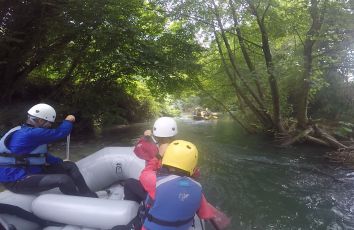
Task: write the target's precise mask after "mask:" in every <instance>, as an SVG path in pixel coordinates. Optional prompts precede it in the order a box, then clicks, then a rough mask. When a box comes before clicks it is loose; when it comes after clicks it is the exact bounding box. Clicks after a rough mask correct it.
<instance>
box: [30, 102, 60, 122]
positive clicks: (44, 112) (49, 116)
mask: <svg viewBox="0 0 354 230" xmlns="http://www.w3.org/2000/svg"><path fill="white" fill-rule="evenodd" d="M27 113H28V114H29V115H31V116H34V117H38V118H41V119H44V120H46V121H49V122H54V121H55V117H56V115H57V113H56V112H55V110H54V108H53V107H52V106H50V105H47V104H37V105H35V106H33V107H32V108H30V109H29V110H28V112H27Z"/></svg>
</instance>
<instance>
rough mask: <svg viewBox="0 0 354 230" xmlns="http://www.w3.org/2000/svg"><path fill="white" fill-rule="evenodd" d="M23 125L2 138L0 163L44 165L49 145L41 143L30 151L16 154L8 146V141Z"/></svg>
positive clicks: (7, 164) (0, 141)
mask: <svg viewBox="0 0 354 230" xmlns="http://www.w3.org/2000/svg"><path fill="white" fill-rule="evenodd" d="M19 129H21V126H17V127H15V128H12V129H11V130H10V131H8V132H7V133H6V134H5V135H4V136H3V137H2V138H1V140H0V165H2V166H19V165H44V164H45V163H46V154H47V149H48V147H47V145H46V144H44V145H40V146H38V147H37V148H35V149H34V150H32V151H31V152H30V153H27V154H14V153H11V151H10V150H9V149H8V148H7V147H6V141H7V140H8V138H9V137H11V135H12V134H13V133H14V132H16V131H17V130H19Z"/></svg>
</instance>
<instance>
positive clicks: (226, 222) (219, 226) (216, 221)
mask: <svg viewBox="0 0 354 230" xmlns="http://www.w3.org/2000/svg"><path fill="white" fill-rule="evenodd" d="M209 205H210V206H211V208H212V209H213V212H214V214H215V216H214V218H212V219H211V220H210V222H211V224H212V225H213V226H214V228H215V229H216V230H223V229H226V228H227V227H229V226H230V225H231V218H230V217H228V216H227V215H226V214H225V213H223V212H222V211H220V210H219V209H217V208H215V207H214V206H212V205H211V204H209Z"/></svg>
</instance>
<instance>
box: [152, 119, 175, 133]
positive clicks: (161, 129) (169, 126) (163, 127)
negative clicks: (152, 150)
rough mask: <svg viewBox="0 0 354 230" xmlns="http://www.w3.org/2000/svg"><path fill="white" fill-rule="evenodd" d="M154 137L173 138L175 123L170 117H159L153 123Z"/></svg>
mask: <svg viewBox="0 0 354 230" xmlns="http://www.w3.org/2000/svg"><path fill="white" fill-rule="evenodd" d="M152 133H153V134H154V136H155V137H173V136H176V134H177V123H176V121H175V120H174V119H173V118H172V117H160V118H159V119H157V120H156V121H155V123H154V128H153V131H152Z"/></svg>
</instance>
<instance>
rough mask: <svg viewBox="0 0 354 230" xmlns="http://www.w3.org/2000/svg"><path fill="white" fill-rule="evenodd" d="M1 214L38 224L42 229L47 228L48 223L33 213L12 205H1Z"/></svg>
mask: <svg viewBox="0 0 354 230" xmlns="http://www.w3.org/2000/svg"><path fill="white" fill-rule="evenodd" d="M0 213H3V214H9V215H14V216H17V217H20V218H22V219H25V220H28V221H31V222H34V223H37V224H38V225H39V226H41V227H45V226H46V221H45V220H42V219H41V218H39V217H37V216H35V215H34V214H33V213H31V212H28V211H26V210H24V209H22V208H20V207H17V206H15V205H10V204H0Z"/></svg>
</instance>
